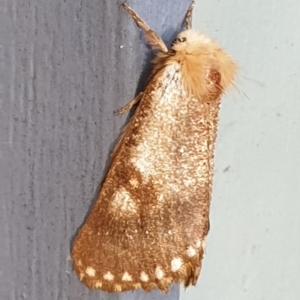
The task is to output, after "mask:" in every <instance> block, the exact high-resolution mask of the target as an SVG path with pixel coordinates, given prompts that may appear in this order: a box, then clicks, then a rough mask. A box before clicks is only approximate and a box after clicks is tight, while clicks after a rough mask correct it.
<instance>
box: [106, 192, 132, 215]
mask: <svg viewBox="0 0 300 300" xmlns="http://www.w3.org/2000/svg"><path fill="white" fill-rule="evenodd" d="M111 206H112V208H113V209H115V210H121V211H123V212H129V213H136V205H135V202H134V200H133V199H132V198H131V196H130V194H129V193H128V192H127V191H126V190H125V189H124V188H120V189H119V190H118V191H116V192H115V193H114V195H113V198H112V202H111Z"/></svg>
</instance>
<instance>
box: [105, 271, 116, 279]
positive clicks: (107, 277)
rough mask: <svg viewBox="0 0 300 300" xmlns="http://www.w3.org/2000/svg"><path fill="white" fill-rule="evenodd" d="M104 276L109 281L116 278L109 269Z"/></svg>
mask: <svg viewBox="0 0 300 300" xmlns="http://www.w3.org/2000/svg"><path fill="white" fill-rule="evenodd" d="M103 278H104V279H105V280H107V281H112V280H114V278H115V276H114V275H113V274H111V273H110V272H109V271H108V272H106V273H105V274H104V275H103Z"/></svg>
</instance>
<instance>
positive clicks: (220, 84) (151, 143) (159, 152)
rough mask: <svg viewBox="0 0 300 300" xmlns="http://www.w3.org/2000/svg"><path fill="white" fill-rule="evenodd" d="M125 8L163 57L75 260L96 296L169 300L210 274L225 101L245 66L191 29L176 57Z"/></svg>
mask: <svg viewBox="0 0 300 300" xmlns="http://www.w3.org/2000/svg"><path fill="white" fill-rule="evenodd" d="M124 7H125V9H126V10H127V11H128V12H129V13H130V14H131V15H132V17H133V18H134V20H135V21H136V22H137V24H138V26H139V27H141V29H142V30H144V33H145V35H146V38H147V40H148V42H149V43H150V44H151V45H152V46H153V47H154V48H155V49H158V50H159V52H158V53H157V55H156V57H155V59H154V61H153V70H152V74H151V77H150V80H149V82H148V85H147V86H146V88H145V90H144V91H143V92H142V93H141V94H140V95H139V96H138V97H137V98H135V99H134V100H133V101H132V102H131V103H129V104H128V105H127V106H125V107H124V108H123V109H120V110H119V111H118V113H122V112H124V111H126V110H127V109H130V107H131V106H132V105H133V104H135V103H136V102H138V101H139V105H138V107H137V109H136V111H135V114H134V116H133V117H132V119H131V121H130V123H129V124H128V125H127V127H126V130H125V131H124V134H123V136H122V138H121V140H120V141H119V143H118V146H117V147H116V149H115V152H114V155H113V156H112V161H111V165H110V168H109V171H108V173H107V175H106V178H105V180H104V183H103V185H102V188H101V190H100V193H99V196H98V198H97V201H96V203H95V205H94V207H93V209H92V211H91V213H90V215H89V217H88V218H87V220H86V222H85V223H84V225H83V226H82V228H81V229H80V231H79V234H78V235H77V237H76V239H75V242H74V245H73V251H72V256H73V261H74V269H75V271H76V273H77V274H78V276H79V278H80V280H82V281H83V282H84V283H85V284H86V285H87V286H89V287H90V288H100V289H102V290H105V291H109V292H119V291H126V290H133V289H137V288H143V289H145V290H146V291H150V290H151V289H153V288H159V289H161V290H162V291H164V292H167V291H168V288H169V286H170V284H171V283H172V282H183V283H184V284H185V286H188V285H190V284H193V285H194V284H196V282H197V278H198V276H199V273H200V270H201V261H202V256H203V252H204V245H205V238H206V236H207V234H208V230H209V207H210V200H211V190H212V177H213V157H214V145H215V141H216V134H217V123H218V112H219V106H220V97H221V95H222V93H223V92H224V91H225V90H226V88H227V87H228V86H229V85H230V84H231V83H232V81H233V79H234V76H235V71H236V66H235V64H234V62H233V61H232V59H231V58H230V57H229V56H228V55H227V54H226V53H225V52H224V51H223V49H221V48H220V47H219V46H218V45H217V43H216V42H214V41H213V40H211V39H210V38H208V37H206V36H205V35H203V34H201V33H198V32H196V31H194V30H192V29H188V30H185V31H183V32H181V33H180V34H179V35H178V36H177V37H176V39H175V40H174V42H173V43H172V45H171V48H170V49H169V50H167V47H166V46H165V44H164V43H163V41H162V39H161V38H160V37H159V36H158V35H157V34H156V33H155V32H154V31H152V30H151V29H150V28H149V27H148V25H147V24H145V22H144V21H143V20H141V18H140V17H139V16H138V15H137V14H136V13H134V12H133V11H132V9H131V8H129V7H128V6H127V5H125V4H124ZM191 10H192V6H191V8H190V9H189V11H188V13H187V17H186V21H185V22H186V24H187V26H190V24H191V22H190V19H191Z"/></svg>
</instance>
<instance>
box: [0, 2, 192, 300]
mask: <svg viewBox="0 0 300 300" xmlns="http://www.w3.org/2000/svg"><path fill="white" fill-rule="evenodd" d="M121 2H122V1H112V0H106V1H103V0H102V1H98V0H90V1H81V0H66V1H61V0H52V1H40V0H32V1H19V0H4V1H1V2H0V66H1V69H0V72H1V73H0V76H1V80H0V133H1V139H0V145H1V146H0V195H1V210H0V228H1V231H0V241H1V243H0V266H1V269H0V276H1V277H0V295H1V297H0V299H1V300H2V299H3V300H22V299H30V300H41V299H43V300H55V299H74V300H76V299H78V300H79V299H80V300H83V299H90V300H92V299H106V300H107V299H123V300H125V299H178V297H179V289H178V286H174V287H173V288H172V290H171V292H170V294H169V295H168V296H162V294H160V293H156V292H153V293H151V294H147V295H144V294H143V293H142V292H141V291H138V292H136V293H134V294H131V293H129V294H120V295H116V294H115V295H113V294H112V295H108V294H105V293H101V292H99V291H90V290H89V289H88V288H86V287H85V286H84V285H83V284H81V283H80V282H79V280H78V279H77V277H76V276H75V274H74V273H73V272H72V268H71V261H70V260H69V253H70V244H71V240H72V238H73V235H74V234H75V232H76V230H77V229H78V228H79V226H80V225H81V224H82V222H83V221H84V218H85V217H86V214H87V212H88V210H89V208H90V206H91V204H92V202H93V199H94V198H95V196H96V194H97V190H98V188H99V183H100V181H101V179H102V178H103V175H104V173H105V165H106V163H107V161H108V157H109V153H110V151H111V149H112V147H113V145H114V143H115V141H116V138H117V136H118V135H119V133H120V130H121V128H122V126H123V124H124V123H125V121H126V118H127V117H126V115H124V116H114V114H113V111H114V110H116V109H117V108H120V107H121V106H123V105H124V104H126V103H127V102H128V101H129V100H130V99H131V98H132V97H133V96H134V94H135V91H136V88H137V85H138V82H139V80H140V76H141V72H142V70H144V69H145V68H144V64H145V61H144V60H145V59H147V58H148V56H149V55H147V54H146V52H147V51H148V50H147V47H145V46H144V45H143V44H142V35H141V34H140V32H139V30H138V29H137V28H136V26H135V24H134V22H133V20H132V19H131V18H130V17H129V16H128V15H127V14H126V12H125V11H124V10H123V9H122V8H121V7H120V3H121ZM189 2H190V0H184V1H182V0H180V1H179V0H177V1H174V0H168V1H163V2H162V1H160V0H143V1H138V0H135V1H134V0H132V1H128V4H130V5H131V6H132V7H133V8H134V9H135V10H136V11H137V12H138V13H140V15H141V16H142V17H143V18H144V19H145V20H146V21H148V23H149V25H150V26H152V27H153V28H154V29H155V30H156V31H158V32H159V33H161V34H163V36H164V38H165V39H167V40H170V39H171V38H172V34H173V33H174V31H176V30H177V29H178V28H179V25H180V24H181V21H182V20H183V17H184V14H185V11H186V9H187V7H188V5H189ZM144 75H147V71H146V72H144ZM144 78H145V77H144ZM140 82H143V79H142V80H141V81H140ZM140 86H141V84H140Z"/></svg>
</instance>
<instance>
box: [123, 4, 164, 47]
mask: <svg viewBox="0 0 300 300" xmlns="http://www.w3.org/2000/svg"><path fill="white" fill-rule="evenodd" d="M122 6H123V7H124V9H125V10H126V11H127V12H128V13H129V14H130V15H131V17H132V18H133V20H134V21H135V23H136V24H137V26H138V27H139V28H141V29H142V30H143V32H144V35H145V38H146V40H147V42H148V43H149V44H150V45H151V46H152V47H153V48H154V49H155V50H159V51H161V52H165V53H167V52H168V48H167V46H166V44H165V43H164V41H163V40H162V39H161V37H160V36H159V35H158V34H157V33H156V32H155V31H154V30H152V29H151V28H150V27H149V26H148V25H147V24H146V22H145V21H143V20H142V19H141V18H140V16H139V15H138V14H137V13H136V12H134V11H133V10H132V8H131V7H130V6H128V5H127V4H126V3H123V4H122Z"/></svg>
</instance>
